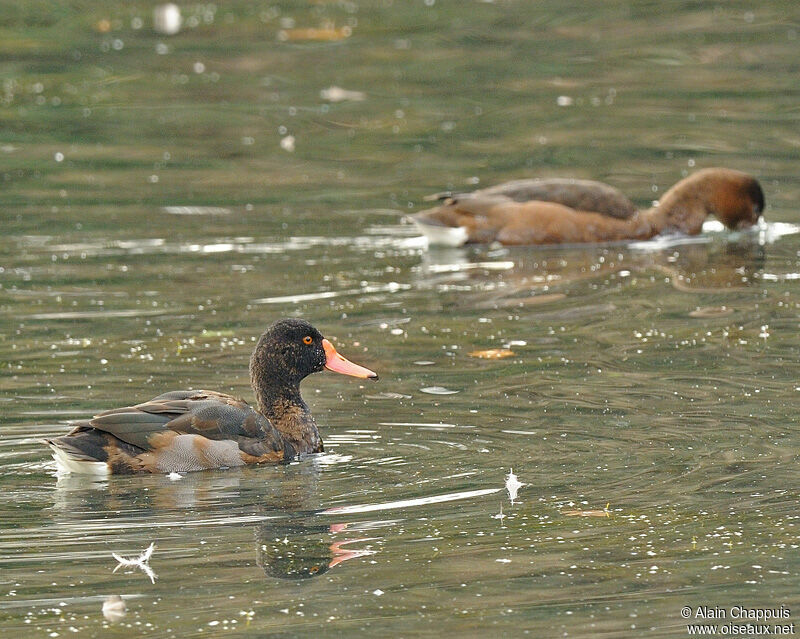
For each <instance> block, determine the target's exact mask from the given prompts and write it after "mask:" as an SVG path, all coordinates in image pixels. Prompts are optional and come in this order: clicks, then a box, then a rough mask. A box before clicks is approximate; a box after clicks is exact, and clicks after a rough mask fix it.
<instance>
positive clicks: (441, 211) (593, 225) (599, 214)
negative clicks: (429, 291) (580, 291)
mask: <svg viewBox="0 0 800 639" xmlns="http://www.w3.org/2000/svg"><path fill="white" fill-rule="evenodd" d="M436 197H437V198H438V199H440V200H441V204H440V205H439V206H437V207H436V208H433V209H429V210H427V211H421V212H419V213H417V214H415V215H414V216H412V219H413V220H414V222H415V223H416V224H417V226H418V227H419V229H420V230H421V231H422V232H423V233H424V234H425V235H426V236H427V237H428V240H429V242H430V243H431V244H444V245H449V246H460V245H461V244H466V243H491V242H500V243H501V244H505V245H515V244H516V245H523V244H585V243H598V242H615V241H620V240H647V239H650V238H652V237H655V236H656V235H660V234H662V233H670V232H676V233H684V234H686V235H696V234H698V233H700V231H701V230H702V227H703V222H704V221H705V219H706V217H708V216H709V215H713V216H715V217H716V218H717V219H718V220H719V221H720V222H722V223H723V224H724V225H725V226H726V227H728V228H729V229H743V228H748V227H750V226H753V225H754V224H756V223H757V222H758V219H759V217H760V215H761V212H762V210H763V209H764V193H763V191H762V190H761V186H760V185H759V183H758V181H757V180H756V179H755V178H753V177H752V176H750V175H747V174H746V173H742V172H740V171H735V170H733V169H723V168H713V169H703V170H701V171H698V172H696V173H694V174H692V175H690V176H689V177H687V178H685V179H683V180H681V181H680V182H678V183H677V184H676V185H675V186H673V187H672V188H671V189H669V191H667V192H666V193H665V194H664V197H662V198H661V200H660V202H659V204H658V205H657V206H654V207H652V208H650V209H647V210H643V211H637V210H636V207H635V206H634V205H633V204H632V203H631V201H630V200H629V199H628V198H626V197H625V196H624V195H623V194H622V193H620V192H619V191H618V190H617V189H615V188H613V187H611V186H608V185H607V184H603V183H601V182H594V181H591V180H568V179H542V180H517V181H514V182H507V183H505V184H500V185H497V186H495V187H492V188H488V189H483V190H480V191H475V192H473V193H468V194H464V195H448V194H444V195H439V196H436Z"/></svg>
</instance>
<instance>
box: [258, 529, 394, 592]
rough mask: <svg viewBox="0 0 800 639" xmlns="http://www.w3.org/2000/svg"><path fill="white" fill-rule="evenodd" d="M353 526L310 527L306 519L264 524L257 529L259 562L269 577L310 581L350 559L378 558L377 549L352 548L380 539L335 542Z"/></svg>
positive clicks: (361, 538)
mask: <svg viewBox="0 0 800 639" xmlns="http://www.w3.org/2000/svg"><path fill="white" fill-rule="evenodd" d="M350 526H354V524H347V523H339V524H331V525H329V526H322V525H308V524H305V523H304V522H303V520H302V518H298V519H293V520H289V521H286V520H283V521H280V522H276V523H272V522H270V523H268V524H267V523H265V524H261V525H259V526H258V527H257V528H256V543H257V545H256V562H257V563H258V565H259V566H260V567H261V569H262V570H263V571H264V574H266V575H267V576H269V577H278V578H280V579H307V578H310V577H318V576H319V575H322V574H324V573H326V572H328V570H330V569H331V568H334V567H335V566H338V565H339V564H341V563H344V562H345V561H349V560H350V559H357V558H359V557H368V556H370V555H374V554H375V553H376V552H377V551H376V550H372V549H371V548H351V547H350V544H356V543H366V542H370V541H375V540H377V539H379V537H357V538H353V539H341V540H339V541H333V540H332V539H333V536H334V535H337V534H339V533H342V532H344V531H345V530H347V529H348V528H349V527H350ZM355 526H356V528H358V527H359V526H360V525H357V524H355Z"/></svg>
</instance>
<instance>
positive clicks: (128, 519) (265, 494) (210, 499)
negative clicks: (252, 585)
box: [52, 455, 385, 580]
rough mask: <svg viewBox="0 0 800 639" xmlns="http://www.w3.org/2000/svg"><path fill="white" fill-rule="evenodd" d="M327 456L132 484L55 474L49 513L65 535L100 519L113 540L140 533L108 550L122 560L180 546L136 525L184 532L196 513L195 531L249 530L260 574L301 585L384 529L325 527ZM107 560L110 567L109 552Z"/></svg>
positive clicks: (365, 551) (366, 548)
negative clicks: (136, 552)
mask: <svg viewBox="0 0 800 639" xmlns="http://www.w3.org/2000/svg"><path fill="white" fill-rule="evenodd" d="M327 457H328V456H325V455H320V456H319V457H314V458H310V459H307V460H304V461H302V462H299V463H295V464H291V465H288V466H276V467H260V468H248V469H233V470H229V471H224V472H218V473H217V472H213V471H212V472H208V473H187V474H186V475H183V476H182V479H180V480H178V481H172V480H170V479H168V478H167V477H166V476H164V475H149V476H147V477H144V478H137V480H136V482H135V483H134V482H131V481H130V480H129V479H128V478H126V477H114V476H110V477H108V478H103V479H99V478H96V477H93V476H88V475H76V474H69V475H60V476H59V477H58V479H57V483H56V490H55V491H54V494H53V499H54V501H53V506H52V508H53V510H54V511H55V512H57V513H58V515H57V516H56V519H58V518H59V517H60V518H61V521H63V522H65V523H67V522H68V523H69V524H70V526H68V528H69V529H76V528H78V529H82V530H84V531H88V530H90V529H91V530H93V531H94V532H95V533H96V532H97V530H98V529H97V526H98V522H99V521H100V520H101V521H102V529H103V531H104V532H105V534H108V535H109V536H114V537H116V536H117V535H118V534H119V533H120V532H121V531H126V530H129V529H131V527H132V526H133V527H134V528H141V538H137V539H135V540H128V542H127V543H126V544H123V545H118V546H115V548H116V549H118V550H119V551H120V552H122V554H126V552H127V550H128V548H127V547H128V546H131V547H133V548H138V547H139V546H140V545H141V547H144V546H146V545H147V544H148V543H150V542H153V541H154V542H155V543H156V546H157V547H158V548H159V552H162V553H165V555H166V554H168V553H169V551H170V550H174V549H175V548H174V546H175V545H176V543H177V544H180V543H181V542H180V541H179V540H178V541H177V542H176V540H175V539H174V538H173V539H172V540H170V539H167V540H165V539H163V538H160V537H159V535H158V531H159V530H162V529H163V530H168V529H169V528H170V526H167V527H166V528H161V527H158V526H155V527H154V528H149V527H147V526H143V524H145V523H146V522H150V523H153V524H163V525H166V524H169V523H170V522H178V521H180V522H181V524H182V526H183V527H189V528H191V527H192V521H191V517H192V515H189V514H187V513H191V512H194V513H202V514H201V515H200V516H199V518H200V519H202V520H204V521H203V523H198V524H197V525H198V526H203V530H206V531H213V530H214V529H217V530H219V529H220V528H225V529H226V530H228V529H229V528H230V529H232V528H241V527H242V526H243V525H244V526H250V525H253V526H254V528H253V530H254V536H255V563H256V565H257V566H258V567H259V568H260V569H261V570H263V571H264V574H265V575H267V576H268V577H270V578H274V577H277V578H280V579H296V580H303V579H308V578H311V577H317V576H319V575H322V574H324V573H326V572H327V571H329V570H330V569H331V568H334V567H335V566H338V565H339V564H342V563H344V562H347V561H349V560H351V559H358V558H363V557H368V556H370V555H374V554H376V553H377V550H376V549H375V547H374V544H375V543H376V542H380V540H381V537H379V536H375V535H374V533H373V532H372V531H374V530H375V529H376V528H378V527H380V526H383V525H385V523H384V522H372V521H370V522H357V523H346V522H334V523H329V522H330V520H331V516H330V515H328V514H326V513H325V512H324V509H323V508H322V507H321V504H320V500H319V495H320V486H319V484H320V473H321V472H322V470H323V468H324V467H325V465H326V462H325V459H326V458H327ZM330 457H331V458H333V457H335V456H330ZM142 480H144V482H145V484H144V486H143V483H142ZM143 487H144V488H146V489H147V490H144V491H143V490H142V488H143ZM120 513H124V515H122V516H121V515H120ZM82 526H83V528H81V527H82ZM182 529H183V528H182ZM368 531H369V532H368ZM231 532H233V531H232V530H231ZM206 534H207V533H206ZM192 545H194V544H192ZM356 545H358V547H354V546H356ZM123 551H125V552H123ZM108 559H109V560H110V561H111V562H112V563H113V560H112V559H111V556H110V554H109V556H108ZM104 560H105V559H104ZM251 561H252V560H251ZM164 562H165V560H164V559H163V558H162V559H160V560H159V561H158V563H159V567H158V572H159V573H160V574H161V575H162V576H166V575H168V572H169V571H168V566H165V565H164ZM109 565H111V564H109ZM250 565H251V566H252V563H251V564H250Z"/></svg>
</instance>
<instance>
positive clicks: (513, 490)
mask: <svg viewBox="0 0 800 639" xmlns="http://www.w3.org/2000/svg"><path fill="white" fill-rule="evenodd" d="M524 485H525V484H523V483H521V482H520V481H519V480H518V479H517V476H516V475H515V474H514V469H513V468H510V469H509V473H508V475H506V490H507V491H508V498H509V499H510V500H511V503H512V504H513V503H514V500H515V499H516V498H517V491H518V490H519V489H520V488H522V487H523V486H524Z"/></svg>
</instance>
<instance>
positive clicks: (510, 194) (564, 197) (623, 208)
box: [475, 178, 636, 219]
mask: <svg viewBox="0 0 800 639" xmlns="http://www.w3.org/2000/svg"><path fill="white" fill-rule="evenodd" d="M475 194H476V195H478V194H480V195H487V196H491V195H498V196H505V197H507V198H510V199H512V200H514V201H515V202H529V201H532V200H538V201H541V202H553V203H555V204H563V205H564V206H568V207H569V208H571V209H575V210H576V211H592V212H594V213H600V214H602V215H608V216H610V217H616V218H619V219H627V218H630V217H632V216H633V215H634V214H635V213H636V207H635V206H634V204H633V202H631V201H630V200H629V199H628V198H627V197H625V195H624V194H623V193H621V192H620V191H619V190H617V189H615V188H614V187H612V186H609V185H608V184H603V183H602V182H595V181H594V180H575V179H570V178H543V179H527V180H513V181H511V182H504V183H503V184H498V185H497V186H492V187H489V188H487V189H481V190H479V191H476V192H475Z"/></svg>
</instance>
